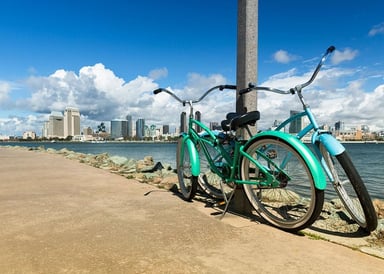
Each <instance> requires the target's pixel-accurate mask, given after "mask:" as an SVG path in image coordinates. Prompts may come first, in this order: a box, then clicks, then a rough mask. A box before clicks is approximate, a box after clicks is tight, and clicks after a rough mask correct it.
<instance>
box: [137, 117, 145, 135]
mask: <svg viewBox="0 0 384 274" xmlns="http://www.w3.org/2000/svg"><path fill="white" fill-rule="evenodd" d="M144 136H145V120H144V119H143V118H139V119H138V120H137V121H136V137H137V139H139V140H142V139H144Z"/></svg>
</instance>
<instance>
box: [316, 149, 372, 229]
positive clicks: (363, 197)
mask: <svg viewBox="0 0 384 274" xmlns="http://www.w3.org/2000/svg"><path fill="white" fill-rule="evenodd" d="M319 147H320V152H321V154H322V156H323V158H324V160H325V162H326V164H327V166H328V168H329V170H330V172H331V174H332V176H333V178H334V182H333V187H334V188H335V190H336V193H337V195H338V196H339V198H340V200H341V201H342V203H343V204H344V207H345V209H346V210H347V212H348V213H349V214H350V215H351V217H352V219H354V220H355V221H356V223H358V224H359V226H360V227H361V228H363V229H364V230H365V231H367V232H371V231H373V230H375V229H376V227H377V215H376V211H375V208H374V206H373V204H372V200H371V197H370V196H369V193H368V191H367V188H366V187H365V185H364V182H363V180H362V179H361V177H360V175H359V173H358V172H357V170H356V168H355V166H354V164H353V163H352V160H351V158H350V156H349V154H348V153H347V152H346V151H344V152H343V153H341V154H340V155H337V156H331V155H330V154H329V152H328V151H327V149H326V148H325V146H324V145H323V144H321V143H320V146H319Z"/></svg>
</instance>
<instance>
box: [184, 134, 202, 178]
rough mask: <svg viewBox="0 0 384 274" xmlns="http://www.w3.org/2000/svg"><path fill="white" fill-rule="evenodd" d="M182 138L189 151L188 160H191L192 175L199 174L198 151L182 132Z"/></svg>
mask: <svg viewBox="0 0 384 274" xmlns="http://www.w3.org/2000/svg"><path fill="white" fill-rule="evenodd" d="M183 139H184V142H185V143H186V144H187V146H188V150H189V152H190V155H189V160H190V161H191V172H192V175H193V176H199V174H200V159H199V153H198V151H197V149H196V146H195V144H194V143H193V142H192V140H191V139H190V138H189V136H188V135H187V134H183Z"/></svg>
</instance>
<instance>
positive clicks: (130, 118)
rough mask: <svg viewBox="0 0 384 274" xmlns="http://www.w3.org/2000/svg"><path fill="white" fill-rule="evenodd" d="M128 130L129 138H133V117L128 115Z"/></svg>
mask: <svg viewBox="0 0 384 274" xmlns="http://www.w3.org/2000/svg"><path fill="white" fill-rule="evenodd" d="M125 118H126V119H127V128H128V130H127V131H128V137H133V124H132V115H127V116H126V117H125Z"/></svg>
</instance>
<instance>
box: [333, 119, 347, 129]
mask: <svg viewBox="0 0 384 274" xmlns="http://www.w3.org/2000/svg"><path fill="white" fill-rule="evenodd" d="M335 130H341V131H342V130H345V124H344V122H343V121H338V122H336V123H335Z"/></svg>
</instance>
